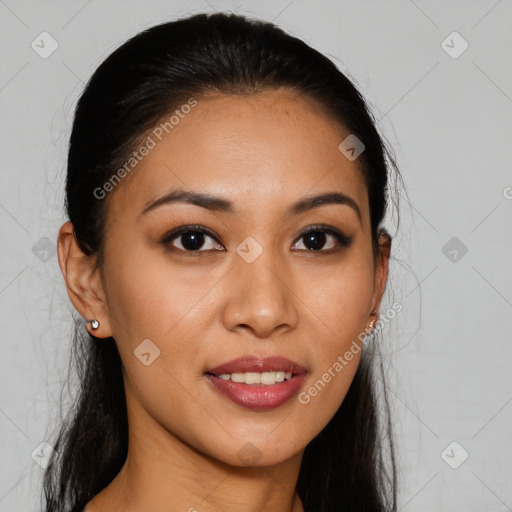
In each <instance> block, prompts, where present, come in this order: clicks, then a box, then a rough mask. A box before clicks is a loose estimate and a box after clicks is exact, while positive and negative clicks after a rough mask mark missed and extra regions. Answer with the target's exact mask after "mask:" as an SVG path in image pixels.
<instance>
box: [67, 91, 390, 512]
mask: <svg viewBox="0 0 512 512" xmlns="http://www.w3.org/2000/svg"><path fill="white" fill-rule="evenodd" d="M197 100H198V104H197V106H196V107H195V108H194V109H193V110H192V111H191V112H190V113H189V114H188V115H187V116H186V117H185V118H184V119H182V120H180V122H179V124H178V125H176V126H175V127H174V129H173V130H172V132H170V133H169V134H168V135H167V136H166V137H165V138H164V139H163V140H162V141H161V142H159V143H158V144H157V146H156V147H155V148H154V149H152V150H151V152H150V153H149V155H148V156H146V157H145V158H144V160H143V161H142V162H141V163H139V165H138V166H137V168H136V170H134V171H132V174H130V175H129V176H127V177H126V178H124V181H122V182H121V183H120V184H119V185H118V186H117V188H116V189H115V190H114V191H113V192H110V193H109V194H110V195H109V196H108V197H107V200H108V201H109V203H108V216H107V221H106V222H107V224H106V227H107V230H106V241H105V247H104V264H103V266H102V267H100V268H99V269H96V268H95V266H94V263H95V258H94V257H87V256H85V255H84V254H83V253H82V252H81V251H80V249H79V248H78V246H77V244H76V240H75V238H74V236H73V226H72V225H71V223H69V222H67V223H66V224H64V225H63V226H62V228H61V230H60V232H59V237H58V255H59V264H60V267H61V270H62V273H63V276H64V278H65V281H66V286H67V290H68V294H69V297H70V299H71V301H72V302H73V304H74V306H75V308H76V309H77V310H78V311H79V312H80V314H81V315H82V316H83V317H84V318H87V319H92V318H96V319H98V320H99V321H100V327H99V329H98V330H97V331H94V335H95V336H96V337H99V338H106V337H109V336H113V337H114V338H115V341H116V344H117V346H118V349H119V352H120V355H121V359H122V362H123V365H124V383H125V390H126V396H127V409H128V419H129V450H128V457H127V461H126V463H125V465H124V466H123V468H122V469H121V471H120V473H119V474H118V475H117V477H116V478H115V479H114V480H113V482H112V483H111V484H110V485H108V486H107V487H106V488H105V489H104V490H103V491H102V492H100V493H99V494H98V495H97V496H95V497H94V498H93V499H92V500H91V501H90V502H89V504H88V506H87V508H86V511H87V512H98V511H101V512H114V511H120V510H123V511H126V512H140V511H146V510H151V511H155V512H164V511H166V512H168V511H169V510H173V511H174V510H176V511H190V512H193V511H194V510H197V511H198V512H203V511H204V512H208V511H218V510H223V511H225V512H230V511H239V510H245V511H247V512H253V511H254V512H256V511H258V512H259V511H261V510H266V511H281V512H284V511H287V512H289V511H292V512H300V511H302V510H303V508H302V503H301V501H300V499H299V498H298V496H297V494H296V490H295V489H296V483H297V478H298V474H299V470H300V464H301V460H302V455H303V452H304V448H305V446H306V445H307V444H308V443H309V442H310V441H311V440H312V439H313V438H314V437H315V436H316V435H317V434H318V433H319V432H320V431H321V430H322V429H323V428H324V427H325V425H326V424H327V423H328V422H329V420H330V419H331V417H332V416H333V415H334V413H335V411H336V410H337V409H338V408H339V406H340V404H341V402H342V401H343V399H344V397H345V395H346V392H347V390H348V388H349V386H350V383H351V381H352V379H353V377H354V374H355V371H356V369H357V366H358V364H359V361H360V356H361V354H360V353H359V354H358V355H355V356H354V359H353V360H352V361H351V362H350V363H349V364H348V365H347V366H346V367H344V369H343V370H342V371H341V372H339V373H338V374H336V377H334V378H332V379H331V381H330V382H329V383H328V384H327V385H326V386H325V388H324V389H323V390H322V391H321V392H319V393H318V394H317V395H316V396H315V397H312V398H311V401H310V402H309V403H308V404H307V405H304V404H301V403H300V402H299V401H298V400H297V396H295V397H294V398H292V399H291V400H290V401H289V402H287V403H286V404H284V405H282V406H280V407H278V408H275V409H271V410H268V411H260V410H256V411H255V410H251V409H248V408H245V407H242V406H239V405H237V404H234V403H233V402H231V401H230V400H228V399H227V398H225V397H223V396H222V395H220V394H219V393H218V391H216V389H215V388H214V387H213V386H212V385H211V383H209V382H208V381H207V380H206V379H205V377H204V372H205V371H206V370H207V369H209V368H213V367H214V366H217V365H218V364H220V363H222V362H225V361H229V360H231V359H233V358H235V357H239V356H242V355H247V354H254V355H282V356H285V357H288V358H289V359H291V360H293V361H297V362H299V363H300V364H302V365H304V366H305V367H306V368H307V370H308V374H307V379H306V381H305V384H304V385H303V387H302V388H301V390H300V391H303V390H306V389H307V388H309V387H310V386H311V385H312V384H313V383H314V382H316V381H317V380H318V379H319V378H320V377H321V376H322V374H323V373H324V372H325V371H327V369H328V368H329V367H332V365H333V363H334V362H335V361H336V360H337V357H338V356H339V355H342V354H344V353H345V352H346V350H348V349H349V347H350V345H351V343H352V341H353V340H357V336H358V335H359V334H360V333H361V332H363V331H364V330H365V329H370V328H369V325H370V322H371V321H372V320H374V321H377V319H378V317H377V316H371V312H372V311H374V310H375V311H378V309H379V305H380V301H381V298H382V295H383V292H384V289H385V284H386V280H387V274H388V260H389V252H390V240H389V239H387V237H386V239H385V240H384V241H383V242H382V244H381V246H380V258H378V259H377V260H374V257H373V254H372V250H371V236H370V217H369V205H368V198H367V190H366V188H365V185H364V181H363V177H362V175H361V172H360V169H359V163H358V161H357V160H355V161H349V160H348V159H347V158H345V156H344V155H343V154H342V153H341V152H340V151H339V149H338V145H339V144H340V142H341V141H342V140H343V139H344V138H345V137H346V136H347V135H348V134H349V132H348V131H347V130H346V129H345V128H344V127H342V126H340V125H339V124H337V123H336V122H334V121H333V120H332V119H330V118H329V117H327V116H326V115H323V114H322V113H321V112H320V110H319V108H318V107H316V106H315V105H314V104H313V103H310V102H309V101H306V100H304V99H301V98H299V97H298V96H297V95H296V94H295V93H293V92H291V91H288V90H286V89H281V90H272V91H266V92H262V93H258V94H257V95H253V96H242V95H240V96H230V97H227V96H218V95H217V96H213V95H211V96H208V97H205V96H201V97H198V98H197ZM176 187H179V188H186V189H192V190H194V191H200V192H208V193H211V194H214V195H218V196H222V197H223V198H225V199H228V200H230V201H232V202H233V203H234V205H235V207H236V208H239V209H240V212H239V213H238V214H232V213H226V212H212V211H209V210H206V209H204V208H201V207H199V206H195V205H191V204H184V203H175V204H169V205H164V206H161V207H159V208H156V209H154V210H152V211H150V212H148V213H146V214H144V215H141V211H142V210H143V209H144V207H145V205H146V204H147V202H148V201H151V200H153V199H155V198H158V197H160V196H162V195H164V194H165V193H167V192H169V191H170V190H172V189H174V188H176ZM333 191H336V192H342V193H344V194H347V195H349V196H350V197H352V198H353V199H354V200H355V202H356V203H357V205H358V206H359V208H360V211H361V221H360V220H359V218H358V216H357V214H356V212H355V211H354V210H353V209H352V208H350V207H349V206H347V205H340V204H334V205H333V204H330V205H322V206H320V207H317V208H315V209H313V210H310V211H307V212H304V213H301V214H299V215H295V216H289V217H287V216H285V212H286V210H287V208H288V206H289V205H290V204H291V203H293V202H295V201H296V200H298V199H302V198H303V197H305V196H308V195H315V194H319V193H321V192H333ZM318 223H324V224H328V225H329V226H333V227H334V228H337V229H339V230H341V231H342V232H343V233H345V234H346V235H348V236H351V237H353V242H352V244H351V245H350V246H349V247H346V248H345V247H343V246H341V245H339V244H338V242H337V241H336V239H335V238H333V237H332V235H330V234H326V240H325V243H324V244H323V245H321V242H319V247H320V248H319V249H315V250H316V252H314V251H313V250H308V248H307V246H306V245H305V244H306V243H307V240H306V239H305V238H304V237H300V235H301V231H302V230H303V229H304V228H306V227H308V226H311V225H315V224H318ZM188 224H199V225H202V226H206V227H208V228H210V229H211V230H212V231H213V232H214V233H215V234H216V235H217V237H216V238H217V240H215V239H213V238H210V237H209V236H208V235H205V238H204V244H203V246H202V247H201V249H200V251H196V252H199V255H198V257H187V253H185V249H184V247H185V246H186V243H187V239H185V240H184V238H183V237H179V236H178V237H177V238H175V239H174V240H173V241H172V242H169V244H168V246H169V248H168V249H166V248H165V247H163V246H162V245H161V244H160V240H161V239H162V238H164V235H165V234H166V233H168V232H169V231H170V230H171V229H173V228H176V227H179V226H183V225H188ZM248 236H251V237H253V238H254V239H255V240H256V241H257V242H258V243H259V244H260V246H261V247H262V249H263V252H262V254H261V255H260V256H259V257H258V258H257V259H256V260H255V261H253V262H252V263H247V262H246V261H245V260H244V259H243V258H241V257H240V256H239V255H238V254H237V253H236V252H235V249H236V248H237V246H238V245H239V244H240V243H241V242H242V241H243V240H244V239H245V238H246V237H248ZM188 240H190V239H188ZM182 244H183V245H182ZM173 246H174V252H173V251H172V250H171V248H172V247H173ZM332 247H338V250H337V251H336V252H334V253H333V254H323V253H322V251H325V250H326V249H329V248H332ZM215 248H220V249H223V250H219V251H216V250H215ZM180 250H181V251H182V252H180ZM189 253H190V251H189ZM88 329H89V330H90V326H88ZM90 332H93V331H91V330H90ZM147 338H149V339H150V340H151V341H152V342H153V343H154V344H155V345H156V346H157V347H158V348H159V349H160V356H159V357H158V358H156V359H155V360H154V361H153V362H152V363H151V364H150V365H148V366H146V365H144V364H142V363H141V361H140V360H139V359H138V358H137V357H135V356H134V353H133V352H134V350H135V349H136V347H137V346H138V345H139V344H140V343H141V342H142V340H144V339H147ZM91 342H92V341H91ZM246 443H252V445H254V446H255V447H256V450H257V451H258V454H259V457H260V458H259V460H257V461H256V463H255V464H253V465H252V466H247V464H246V463H244V462H243V461H242V459H241V458H240V457H239V456H238V453H239V451H240V450H241V449H242V447H244V445H246Z"/></svg>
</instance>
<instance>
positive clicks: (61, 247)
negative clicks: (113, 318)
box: [57, 221, 112, 338]
mask: <svg viewBox="0 0 512 512" xmlns="http://www.w3.org/2000/svg"><path fill="white" fill-rule="evenodd" d="M57 252H58V257H59V266H60V270H61V272H62V275H63V276H64V280H65V282H66V288H67V292H68V295H69V298H70V299H71V302H72V303H73V306H74V307H75V309H76V310H77V311H78V312H79V313H80V314H81V315H82V316H83V317H84V318H85V319H86V320H93V319H97V320H99V322H100V326H99V328H98V329H97V330H95V331H92V330H91V329H90V324H87V329H88V330H89V332H90V333H91V334H92V335H93V336H95V337H97V338H108V337H109V336H112V331H111V329H110V322H109V315H108V307H107V301H106V298H105V293H104V288H103V281H102V278H101V273H100V269H99V268H96V260H97V257H96V256H88V255H86V254H85V253H84V252H82V250H81V249H80V247H79V246H78V242H77V240H76V236H75V230H74V227H73V224H72V223H71V222H69V221H68V222H66V223H65V224H63V225H62V226H61V228H60V230H59V235H58V240H57Z"/></svg>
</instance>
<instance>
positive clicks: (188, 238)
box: [160, 226, 222, 253]
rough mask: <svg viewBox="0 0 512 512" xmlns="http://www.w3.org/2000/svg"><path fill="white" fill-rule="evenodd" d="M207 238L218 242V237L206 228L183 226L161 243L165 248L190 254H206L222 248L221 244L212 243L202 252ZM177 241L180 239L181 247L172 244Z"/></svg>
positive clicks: (165, 237) (169, 234)
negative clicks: (207, 251)
mask: <svg viewBox="0 0 512 512" xmlns="http://www.w3.org/2000/svg"><path fill="white" fill-rule="evenodd" d="M205 238H210V239H212V240H215V241H216V237H215V235H214V234H213V232H212V231H210V230H209V229H208V228H205V227H204V226H181V227H180V228H178V229H175V230H173V231H171V232H170V233H168V234H167V235H165V236H164V238H163V239H162V240H161V242H160V243H161V244H162V245H163V246H164V247H169V246H172V247H170V248H171V249H178V250H179V251H182V252H189V253H194V252H205V250H212V249H216V247H222V246H221V245H220V244H219V243H216V244H215V243H214V244H212V243H211V242H210V244H206V246H207V247H206V249H205V250H200V249H201V248H204V245H205ZM175 239H178V242H179V244H180V245H181V247H179V246H176V245H173V243H172V242H173V241H174V240H175ZM208 245H209V246H208ZM216 250H219V249H216ZM220 250H222V249H220Z"/></svg>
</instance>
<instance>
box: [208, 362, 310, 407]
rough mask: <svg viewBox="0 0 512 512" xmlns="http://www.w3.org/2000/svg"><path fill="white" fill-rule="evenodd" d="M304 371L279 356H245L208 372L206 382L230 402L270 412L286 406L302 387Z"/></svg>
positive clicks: (299, 366) (302, 368)
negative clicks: (269, 410)
mask: <svg viewBox="0 0 512 512" xmlns="http://www.w3.org/2000/svg"><path fill="white" fill-rule="evenodd" d="M306 374H307V369H306V368H305V367H304V366H302V365H300V364H299V363H296V362H294V361H291V360H290V359H287V358H285V357H281V356H272V357H256V356H245V357H241V358H238V359H234V360H232V361H229V362H227V363H224V364H221V365H219V366H216V367H215V368H211V369H209V370H207V371H206V372H205V377H206V379H207V380H208V381H209V382H211V383H212V384H213V386H214V389H215V390H217V391H218V392H220V394H221V395H223V396H224V397H226V398H228V399H230V400H231V401H232V402H234V403H236V404H238V405H241V406H243V407H247V408H251V409H272V408H275V407H279V406H281V405H283V404H284V403H286V402H288V401H289V400H290V399H291V398H292V397H293V396H294V395H295V394H297V392H298V390H299V388H300V387H301V385H302V384H303V382H304V380H305V377H306Z"/></svg>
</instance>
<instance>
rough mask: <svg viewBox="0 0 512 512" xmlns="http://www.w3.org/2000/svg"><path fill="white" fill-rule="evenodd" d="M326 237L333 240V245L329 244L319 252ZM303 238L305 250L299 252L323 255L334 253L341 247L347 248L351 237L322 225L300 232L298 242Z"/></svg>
mask: <svg viewBox="0 0 512 512" xmlns="http://www.w3.org/2000/svg"><path fill="white" fill-rule="evenodd" d="M327 237H331V238H332V239H334V244H331V246H330V247H328V248H327V249H324V250H319V249H321V247H322V246H324V245H325V243H326V240H327ZM303 238H304V240H305V243H304V245H305V249H301V250H306V251H309V252H320V253H324V254H331V253H334V252H336V251H338V250H340V249H341V248H343V247H348V246H349V245H350V244H351V243H352V238H351V237H349V236H347V235H345V234H344V233H342V232H341V231H339V230H338V229H336V228H333V227H332V226H326V225H323V224H320V225H317V226H311V227H309V228H307V229H306V230H305V231H303V232H302V234H301V235H300V237H299V240H302V239H303ZM336 242H337V243H338V247H336Z"/></svg>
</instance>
